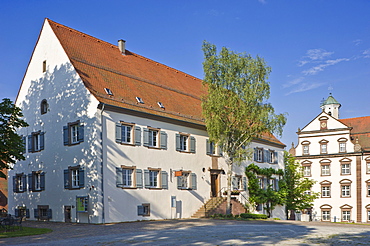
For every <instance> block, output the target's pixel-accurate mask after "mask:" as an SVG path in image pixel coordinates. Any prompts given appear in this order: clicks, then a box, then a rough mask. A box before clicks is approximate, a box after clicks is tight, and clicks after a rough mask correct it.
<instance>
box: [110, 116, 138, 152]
mask: <svg viewBox="0 0 370 246" xmlns="http://www.w3.org/2000/svg"><path fill="white" fill-rule="evenodd" d="M116 142H117V143H120V144H126V145H137V146H139V145H141V128H140V127H138V126H135V124H133V123H127V122H122V121H121V122H119V123H116Z"/></svg>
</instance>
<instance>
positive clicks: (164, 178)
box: [161, 171, 168, 189]
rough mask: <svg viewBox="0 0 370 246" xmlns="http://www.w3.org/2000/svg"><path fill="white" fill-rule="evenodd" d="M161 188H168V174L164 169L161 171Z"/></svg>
mask: <svg viewBox="0 0 370 246" xmlns="http://www.w3.org/2000/svg"><path fill="white" fill-rule="evenodd" d="M161 174H162V177H161V179H162V189H168V174H167V172H166V171H162V172H161Z"/></svg>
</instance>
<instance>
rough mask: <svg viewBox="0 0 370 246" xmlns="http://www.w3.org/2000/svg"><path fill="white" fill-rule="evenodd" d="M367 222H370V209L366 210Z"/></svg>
mask: <svg viewBox="0 0 370 246" xmlns="http://www.w3.org/2000/svg"><path fill="white" fill-rule="evenodd" d="M367 221H370V209H368V210H367Z"/></svg>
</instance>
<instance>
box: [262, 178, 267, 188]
mask: <svg viewBox="0 0 370 246" xmlns="http://www.w3.org/2000/svg"><path fill="white" fill-rule="evenodd" d="M262 180H263V189H264V190H266V189H267V185H268V182H267V178H266V177H263V179H262Z"/></svg>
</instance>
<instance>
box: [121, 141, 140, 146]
mask: <svg viewBox="0 0 370 246" xmlns="http://www.w3.org/2000/svg"><path fill="white" fill-rule="evenodd" d="M117 143H119V144H121V145H127V146H136V145H135V144H133V143H124V142H117Z"/></svg>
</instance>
